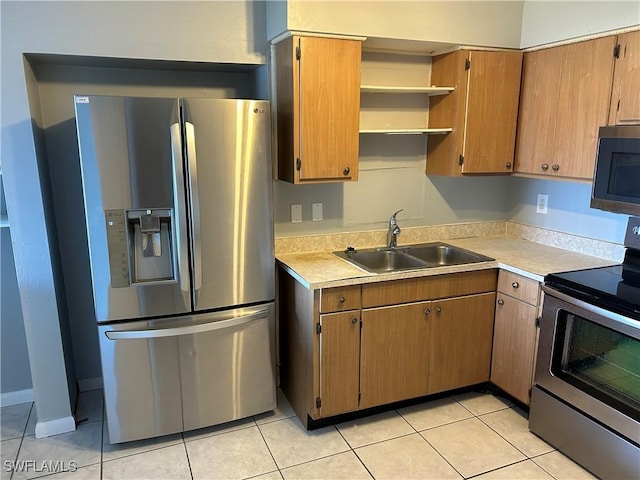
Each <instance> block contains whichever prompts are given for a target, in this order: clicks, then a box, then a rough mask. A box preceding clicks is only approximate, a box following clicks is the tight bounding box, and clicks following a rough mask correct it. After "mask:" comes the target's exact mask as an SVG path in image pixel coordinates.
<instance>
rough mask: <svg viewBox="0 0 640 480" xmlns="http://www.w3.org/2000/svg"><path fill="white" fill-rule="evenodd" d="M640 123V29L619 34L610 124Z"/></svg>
mask: <svg viewBox="0 0 640 480" xmlns="http://www.w3.org/2000/svg"><path fill="white" fill-rule="evenodd" d="M637 123H640V30H636V31H635V32H629V33H625V34H622V35H618V44H617V46H616V61H615V69H614V74H613V90H612V92H611V108H610V110H609V125H627V124H637Z"/></svg>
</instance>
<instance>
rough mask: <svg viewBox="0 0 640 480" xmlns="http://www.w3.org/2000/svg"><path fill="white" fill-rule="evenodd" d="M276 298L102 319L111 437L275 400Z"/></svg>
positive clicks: (166, 428)
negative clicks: (113, 321) (197, 311)
mask: <svg viewBox="0 0 640 480" xmlns="http://www.w3.org/2000/svg"><path fill="white" fill-rule="evenodd" d="M274 329H275V315H274V305H273V303H269V304H265V305H260V306H256V307H251V308H242V309H236V310H230V311H224V312H217V313H213V314H203V315H193V316H188V317H181V318H179V319H167V320H158V321H148V322H147V321H143V322H130V323H125V324H119V325H115V326H114V325H103V326H100V327H99V330H100V347H101V353H102V368H103V377H104V392H105V405H106V410H107V423H108V427H109V441H110V442H111V443H119V442H126V441H130V440H138V439H142V438H149V437H155V436H160V435H166V434H169V433H174V432H180V431H186V430H192V429H196V428H201V427H206V426H210V425H216V424H219V423H224V422H228V421H231V420H235V419H238V418H244V417H248V416H251V415H255V414H258V413H262V412H265V411H268V410H272V409H273V408H275V405H276V391H275V332H274Z"/></svg>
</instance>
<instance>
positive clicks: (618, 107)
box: [616, 99, 620, 112]
mask: <svg viewBox="0 0 640 480" xmlns="http://www.w3.org/2000/svg"><path fill="white" fill-rule="evenodd" d="M619 111H620V99H618V106H617V107H616V112H619Z"/></svg>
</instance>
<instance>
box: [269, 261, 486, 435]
mask: <svg viewBox="0 0 640 480" xmlns="http://www.w3.org/2000/svg"><path fill="white" fill-rule="evenodd" d="M496 281H497V271H496V270H481V271H475V272H465V273H455V274H444V275H438V276H430V277H423V278H415V279H407V280H394V281H389V282H378V283H370V284H365V285H362V286H360V285H357V286H349V287H348V289H347V290H345V287H336V288H335V289H334V288H327V289H316V290H310V289H307V288H305V287H304V286H303V285H301V284H300V283H299V282H298V281H297V280H296V279H295V278H294V277H292V276H291V275H289V273H287V272H286V271H285V270H284V269H280V270H279V280H278V284H279V312H280V379H281V381H280V384H281V386H282V389H283V391H284V393H285V395H286V396H287V399H288V400H289V402H290V403H291V405H292V407H293V409H294V410H295V412H296V414H297V415H298V417H299V418H300V419H301V420H302V422H303V424H304V425H305V426H307V425H308V422H309V420H318V419H321V418H325V417H331V416H334V415H338V414H341V413H348V412H352V411H355V410H360V409H365V408H370V407H374V406H379V405H384V404H388V403H393V402H397V401H401V400H407V399H411V398H416V397H421V396H424V395H428V394H431V393H436V392H440V391H445V390H451V389H455V388H459V387H464V386H468V385H473V384H477V383H482V382H486V381H488V380H489V372H490V365H491V339H492V335H493V318H494V304H495V290H496ZM334 297H335V299H336V301H333V299H334ZM327 299H332V301H327ZM345 308H349V310H344V309H345Z"/></svg>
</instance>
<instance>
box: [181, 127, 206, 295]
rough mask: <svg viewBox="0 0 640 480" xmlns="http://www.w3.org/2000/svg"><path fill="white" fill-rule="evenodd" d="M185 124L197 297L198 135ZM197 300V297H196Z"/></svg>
mask: <svg viewBox="0 0 640 480" xmlns="http://www.w3.org/2000/svg"><path fill="white" fill-rule="evenodd" d="M184 124H185V134H186V135H185V142H186V147H187V148H186V152H187V163H188V172H189V195H190V198H191V229H192V230H191V237H192V241H193V282H194V289H195V295H197V294H198V290H200V288H201V287H202V242H201V241H200V196H199V193H198V165H197V161H196V134H195V127H194V125H193V123H191V122H184ZM194 298H195V296H194Z"/></svg>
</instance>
